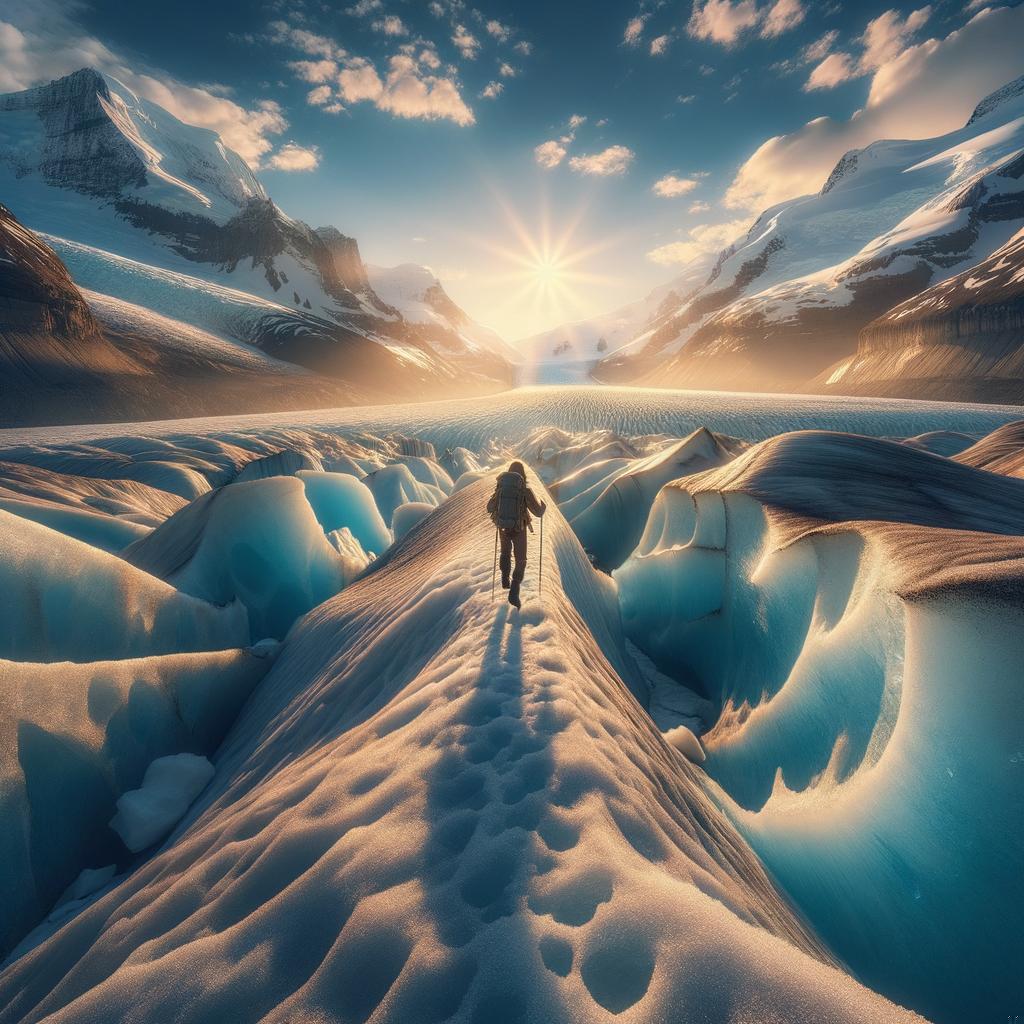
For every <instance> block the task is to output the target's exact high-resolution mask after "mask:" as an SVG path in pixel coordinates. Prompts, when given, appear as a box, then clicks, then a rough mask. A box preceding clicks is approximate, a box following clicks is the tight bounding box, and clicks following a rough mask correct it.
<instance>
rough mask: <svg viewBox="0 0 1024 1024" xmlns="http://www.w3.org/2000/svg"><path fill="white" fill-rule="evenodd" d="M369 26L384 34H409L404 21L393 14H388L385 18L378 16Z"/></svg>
mask: <svg viewBox="0 0 1024 1024" xmlns="http://www.w3.org/2000/svg"><path fill="white" fill-rule="evenodd" d="M371 28H372V29H373V30H374V32H380V33H381V34H382V35H385V36H404V35H408V34H409V30H408V29H407V28H406V27H405V23H404V22H403V21H402V19H401V18H399V17H398V16H397V15H395V14H389V15H388V16H387V17H386V18H379V19H378V20H377V21H375V22H373V24H372V25H371Z"/></svg>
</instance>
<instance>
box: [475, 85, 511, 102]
mask: <svg viewBox="0 0 1024 1024" xmlns="http://www.w3.org/2000/svg"><path fill="white" fill-rule="evenodd" d="M504 90H505V86H503V85H502V84H501V82H488V83H487V84H486V85H485V86H484V88H483V91H482V92H481V93H480V98H481V99H483V100H493V99H495V98H496V97H497V96H500V95H501V93H502V92H504Z"/></svg>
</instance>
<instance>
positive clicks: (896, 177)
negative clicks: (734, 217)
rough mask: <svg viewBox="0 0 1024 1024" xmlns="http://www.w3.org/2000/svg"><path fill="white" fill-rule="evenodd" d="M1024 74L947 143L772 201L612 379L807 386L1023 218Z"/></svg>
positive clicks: (612, 365) (929, 144)
mask: <svg viewBox="0 0 1024 1024" xmlns="http://www.w3.org/2000/svg"><path fill="white" fill-rule="evenodd" d="M1022 150H1024V78H1021V79H1018V80H1016V81H1015V82H1012V83H1010V84H1009V85H1007V86H1005V87H1004V88H1002V89H1000V90H998V91H997V92H996V93H993V94H992V95H991V96H989V97H987V98H985V99H984V100H982V102H981V103H979V104H978V107H977V108H976V110H975V112H974V113H973V114H972V116H971V118H970V120H969V121H968V123H967V124H966V125H965V126H964V127H963V128H961V129H959V130H958V131H955V132H952V133H950V134H948V135H945V136H942V137H940V138H936V139H923V140H917V141H880V142H876V143H874V144H872V145H871V146H868V147H867V148H865V149H863V150H854V151H851V152H849V153H847V154H846V155H845V156H844V157H843V158H842V159H841V160H840V161H839V163H838V164H837V165H836V167H835V169H834V170H833V172H832V174H831V175H830V176H829V178H828V180H827V181H826V182H825V184H824V186H823V187H822V189H821V191H820V192H819V193H818V194H817V195H812V196H802V197H800V198H798V199H793V200H789V201H787V202H785V203H782V204H780V205H778V206H775V207H772V208H771V209H769V210H766V211H765V212H764V213H762V214H761V216H760V217H758V218H757V220H756V221H755V223H754V224H753V225H752V226H751V228H750V230H749V231H748V232H747V234H746V235H745V236H744V237H743V238H741V239H739V240H737V241H736V242H735V243H733V244H732V245H731V246H729V248H727V249H726V250H724V251H723V252H722V253H721V254H720V256H719V258H718V261H717V263H716V265H715V267H714V268H713V270H712V272H711V274H710V276H709V278H708V280H707V282H706V283H705V284H704V285H703V286H702V287H701V288H699V289H698V290H697V291H696V293H695V294H694V295H693V296H692V297H691V298H690V300H689V301H688V302H686V303H684V304H683V305H682V306H681V307H680V308H679V310H678V311H677V312H676V313H675V314H674V315H673V316H671V317H670V318H668V319H667V320H666V321H665V322H664V323H663V324H662V325H661V326H660V327H659V329H658V330H656V331H655V332H653V333H652V334H651V335H650V337H649V338H648V340H647V341H646V343H645V344H644V345H642V346H641V347H640V350H639V351H638V352H636V353H635V354H632V353H631V354H630V355H628V356H623V357H618V358H616V357H611V358H609V359H608V360H606V361H605V362H604V363H603V364H602V365H601V367H600V369H599V373H600V375H601V376H602V377H603V378H604V379H613V380H622V379H631V380H641V381H644V382H649V383H659V384H672V385H677V386H694V387H725V388H744V389H755V390H785V389H800V388H802V387H805V386H808V384H809V382H810V381H811V380H812V379H813V378H814V377H815V376H816V375H817V374H819V373H821V371H823V370H825V369H826V368H827V367H829V366H831V365H832V364H834V363H835V362H836V361H837V360H839V359H841V358H843V357H846V356H849V355H850V354H851V353H852V352H853V351H854V350H855V349H856V347H857V342H858V336H859V332H860V331H861V329H862V328H864V327H865V326H866V325H867V324H868V323H870V322H871V321H872V320H874V319H875V318H877V317H879V316H882V315H883V314H885V313H886V312H887V311H888V310H890V309H892V307H894V306H896V305H897V304H899V303H901V302H904V301H905V300H907V299H909V298H911V297H912V296H914V295H916V294H918V293H919V292H921V291H922V290H924V289H925V288H928V287H930V286H931V285H934V284H937V283H939V282H941V281H943V280H945V279H946V278H948V277H950V276H953V275H955V274H957V273H959V272H960V271H962V270H964V269H966V268H969V267H971V266H973V265H974V264H976V263H978V262H979V261H981V260H984V259H985V258H987V257H988V256H989V255H990V254H991V253H992V252H994V251H995V250H996V249H998V248H999V247H1000V246H1001V245H1003V244H1004V243H1005V242H1007V241H1008V240H1009V239H1010V237H1011V236H1013V235H1014V234H1015V233H1016V232H1017V231H1018V230H1019V228H1020V227H1021V226H1022V224H1024V182H1022V181H1021V178H1022V173H1024V162H1022Z"/></svg>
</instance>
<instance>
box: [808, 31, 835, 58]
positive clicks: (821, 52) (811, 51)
mask: <svg viewBox="0 0 1024 1024" xmlns="http://www.w3.org/2000/svg"><path fill="white" fill-rule="evenodd" d="M838 38H839V33H838V32H837V31H836V30H835V29H832V30H831V31H829V32H826V33H825V34H824V35H823V36H820V37H819V38H818V39H815V40H814V42H813V43H808V44H807V45H806V46H805V47H804V48H803V50H801V51H800V57H801V60H802V62H803V63H805V64H813V63H815V62H816V61H819V60H821V59H822V57H824V56H825V55H826V54H827V53H828V52H829V50H831V49H832V47H833V46H834V45H835V41H836V40H837V39H838Z"/></svg>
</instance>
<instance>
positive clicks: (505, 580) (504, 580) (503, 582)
mask: <svg viewBox="0 0 1024 1024" xmlns="http://www.w3.org/2000/svg"><path fill="white" fill-rule="evenodd" d="M508 588H509V582H508V573H507V572H503V573H502V574H501V589H502V590H508Z"/></svg>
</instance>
